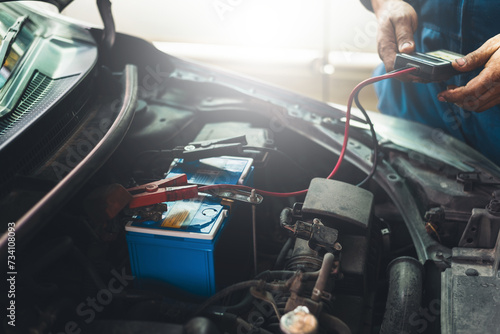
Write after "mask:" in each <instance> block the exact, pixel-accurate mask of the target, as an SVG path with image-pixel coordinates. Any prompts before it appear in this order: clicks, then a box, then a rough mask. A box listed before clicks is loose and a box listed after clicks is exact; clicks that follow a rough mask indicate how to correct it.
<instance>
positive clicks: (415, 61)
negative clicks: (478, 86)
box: [394, 50, 463, 81]
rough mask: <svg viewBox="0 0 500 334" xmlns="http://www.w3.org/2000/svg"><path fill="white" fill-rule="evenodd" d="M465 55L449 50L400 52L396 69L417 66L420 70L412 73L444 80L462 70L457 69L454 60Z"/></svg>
mask: <svg viewBox="0 0 500 334" xmlns="http://www.w3.org/2000/svg"><path fill="white" fill-rule="evenodd" d="M461 57H463V55H461V54H458V53H455V52H451V51H448V50H437V51H432V52H428V53H420V52H414V53H412V54H406V53H398V54H397V55H396V61H395V62H394V69H396V70H399V69H402V68H407V67H416V68H417V69H418V71H415V72H413V73H412V75H414V76H416V77H419V78H422V79H424V80H427V81H444V80H447V79H449V78H450V77H452V76H454V75H456V74H459V73H461V72H459V71H457V70H455V69H454V68H453V66H452V65H451V64H452V62H453V61H454V60H455V59H457V58H461Z"/></svg>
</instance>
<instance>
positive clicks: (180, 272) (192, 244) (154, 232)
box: [125, 157, 253, 297]
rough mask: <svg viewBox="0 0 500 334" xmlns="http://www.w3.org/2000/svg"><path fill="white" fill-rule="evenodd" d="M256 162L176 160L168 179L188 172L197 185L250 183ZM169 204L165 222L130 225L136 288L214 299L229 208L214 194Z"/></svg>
mask: <svg viewBox="0 0 500 334" xmlns="http://www.w3.org/2000/svg"><path fill="white" fill-rule="evenodd" d="M252 162H253V160H252V159H251V158H241V157H217V158H207V159H201V160H197V161H191V162H184V163H183V162H182V161H177V162H175V165H174V166H173V168H171V170H170V172H169V173H168V174H167V177H172V176H175V175H177V174H186V176H187V178H188V182H189V183H193V184H198V185H211V184H245V185H250V184H251V182H252V174H253V166H252ZM166 204H167V211H165V212H163V214H162V218H161V219H160V220H158V221H151V220H146V221H142V220H140V219H135V220H134V221H129V222H128V223H127V224H126V227H125V230H126V239H127V243H128V250H129V256H130V262H131V267H132V273H133V275H134V277H135V279H134V281H135V284H136V287H137V288H140V289H147V290H155V291H158V292H163V293H169V294H171V293H172V292H176V291H177V292H184V293H185V292H187V293H189V294H191V295H193V296H201V297H208V296H211V295H212V294H214V293H215V292H216V282H215V277H216V276H215V253H216V248H217V243H218V240H219V238H220V237H221V235H222V234H223V231H224V227H225V225H226V224H228V222H229V220H230V217H231V212H230V208H229V206H228V205H226V204H225V202H223V201H222V200H221V199H220V198H216V197H212V196H210V195H200V196H198V197H197V198H193V199H189V200H181V201H176V202H167V203H166ZM137 218H140V217H137Z"/></svg>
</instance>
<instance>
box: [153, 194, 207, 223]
mask: <svg viewBox="0 0 500 334" xmlns="http://www.w3.org/2000/svg"><path fill="white" fill-rule="evenodd" d="M200 206H201V203H200V202H199V201H197V200H196V201H193V200H187V201H179V202H176V203H175V204H174V205H173V206H172V207H171V208H170V209H169V211H167V216H166V217H165V219H164V220H163V222H162V223H161V226H162V227H170V228H187V227H188V226H189V225H190V222H191V217H190V216H191V215H193V214H195V213H196V212H197V211H198V210H199V208H200Z"/></svg>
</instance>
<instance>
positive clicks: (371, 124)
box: [354, 91, 379, 187]
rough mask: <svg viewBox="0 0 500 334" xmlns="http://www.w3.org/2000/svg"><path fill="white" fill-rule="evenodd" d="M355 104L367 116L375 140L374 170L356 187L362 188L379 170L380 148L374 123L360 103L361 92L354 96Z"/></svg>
mask: <svg viewBox="0 0 500 334" xmlns="http://www.w3.org/2000/svg"><path fill="white" fill-rule="evenodd" d="M354 102H355V103H356V106H357V107H358V109H359V110H360V111H361V113H362V114H363V116H365V119H366V123H368V126H369V127H370V132H371V135H372V140H373V162H372V168H371V170H370V173H368V175H367V176H366V177H365V179H364V180H363V181H361V182H360V183H358V184H357V185H356V186H357V187H361V186H362V185H364V184H365V183H366V182H368V181H369V180H370V179H371V178H372V177H373V175H374V174H375V172H376V170H377V165H378V152H379V146H378V139H377V133H376V132H375V129H374V127H373V123H372V121H371V119H370V117H369V116H368V113H367V112H366V110H365V109H364V108H363V106H362V105H361V103H360V102H359V91H358V92H356V94H355V95H354Z"/></svg>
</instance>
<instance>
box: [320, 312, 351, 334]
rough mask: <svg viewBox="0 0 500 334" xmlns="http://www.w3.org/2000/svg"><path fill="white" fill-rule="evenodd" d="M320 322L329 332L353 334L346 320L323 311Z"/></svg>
mask: <svg viewBox="0 0 500 334" xmlns="http://www.w3.org/2000/svg"><path fill="white" fill-rule="evenodd" d="M319 324H320V326H321V328H325V329H326V331H327V333H337V334H351V329H350V328H349V326H347V325H346V323H345V322H343V321H342V320H340V319H339V318H337V317H335V316H333V315H331V314H328V313H325V312H323V313H321V315H320V317H319Z"/></svg>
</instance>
